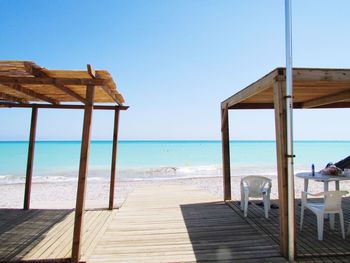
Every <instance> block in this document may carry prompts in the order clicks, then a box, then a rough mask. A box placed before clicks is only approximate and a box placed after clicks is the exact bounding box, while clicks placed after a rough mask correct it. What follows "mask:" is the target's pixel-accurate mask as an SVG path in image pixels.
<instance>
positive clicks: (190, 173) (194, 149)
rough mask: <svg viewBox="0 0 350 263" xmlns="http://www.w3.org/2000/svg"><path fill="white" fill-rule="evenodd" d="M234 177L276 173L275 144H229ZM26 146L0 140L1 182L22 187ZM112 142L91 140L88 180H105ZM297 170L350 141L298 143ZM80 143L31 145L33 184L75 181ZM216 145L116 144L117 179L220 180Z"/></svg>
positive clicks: (336, 155) (319, 162)
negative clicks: (33, 149)
mask: <svg viewBox="0 0 350 263" xmlns="http://www.w3.org/2000/svg"><path fill="white" fill-rule="evenodd" d="M230 146H231V169H232V176H241V175H247V174H262V175H263V174H265V175H266V174H276V150H275V142H274V141H232V142H231V143H230ZM27 149H28V143H27V142H21V141H18V142H13V141H11V142H0V184H9V183H22V182H23V181H24V175H25V169H26V162H27ZM111 151H112V142H111V141H92V143H91V148H90V159H89V180H108V179H109V172H110V163H111ZM294 152H295V154H296V158H295V171H296V172H297V171H305V170H309V169H310V167H311V164H312V163H314V164H315V166H316V169H321V168H323V167H324V166H325V165H326V164H327V163H328V162H336V161H339V160H341V159H343V158H345V157H346V156H348V155H350V141H296V142H295V143H294ZM79 154H80V142H79V141H39V142H37V143H36V145H35V161H34V175H33V176H34V181H61V180H62V181H70V180H76V179H77V174H78V166H79ZM221 162H222V161H221V142H220V141H120V142H119V144H118V161H117V173H118V174H117V176H118V180H123V181H128V180H171V179H177V178H189V177H213V176H221V174H222V169H221Z"/></svg>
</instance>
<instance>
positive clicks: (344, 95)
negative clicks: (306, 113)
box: [302, 90, 350, 108]
mask: <svg viewBox="0 0 350 263" xmlns="http://www.w3.org/2000/svg"><path fill="white" fill-rule="evenodd" d="M348 99H350V90H347V91H343V92H339V93H337V94H333V95H327V96H324V97H321V98H317V99H313V100H309V101H306V102H304V103H303V104H302V107H303V108H315V107H319V106H323V105H327V104H332V103H336V102H339V101H343V100H348Z"/></svg>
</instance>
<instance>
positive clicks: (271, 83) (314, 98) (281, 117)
mask: <svg viewBox="0 0 350 263" xmlns="http://www.w3.org/2000/svg"><path fill="white" fill-rule="evenodd" d="M292 74H293V108H296V109H325V108H349V107H350V69H330V68H328V69H325V68H293V70H292ZM287 98H288V96H287V94H286V69H285V68H276V69H274V70H272V71H271V72H270V73H268V74H267V75H265V76H264V77H262V78H261V79H259V80H257V81H256V82H254V83H252V84H251V85H249V86H247V87H246V88H244V89H242V90H241V91H239V92H237V93H236V94H234V95H232V96H231V97H229V98H227V99H226V100H224V101H223V102H222V103H221V107H220V108H221V113H222V126H221V133H222V153H223V158H222V159H223V179H224V180H223V183H224V200H230V199H231V183H230V181H231V180H230V176H231V170H230V145H229V110H240V109H242V110H245V109H273V110H274V112H275V130H276V148H277V149H276V152H277V174H278V194H279V207H280V209H279V212H280V214H279V216H280V247H281V253H282V255H283V256H285V257H286V258H290V256H293V255H289V254H288V253H290V252H289V251H288V247H290V243H291V242H293V243H295V238H294V236H295V234H296V233H295V232H294V235H293V237H292V238H291V239H290V236H289V235H290V234H289V233H288V229H290V228H291V229H295V227H294V226H289V225H288V224H289V223H288V191H287V189H288V186H289V184H288V180H287V178H288V176H287V175H288V171H287V170H288V166H287V162H288V158H290V156H288V151H287V107H286V100H287ZM290 195H292V196H293V197H294V193H291V194H290Z"/></svg>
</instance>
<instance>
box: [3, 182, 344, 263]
mask: <svg viewBox="0 0 350 263" xmlns="http://www.w3.org/2000/svg"><path fill="white" fill-rule="evenodd" d="M273 202H275V203H276V201H273ZM298 202H299V201H298ZM344 212H345V222H346V226H347V224H348V222H349V220H350V198H345V200H344ZM269 215H270V216H269V219H265V218H264V213H263V207H262V206H258V205H257V201H253V202H252V203H251V205H250V206H249V213H248V217H247V218H244V217H243V214H242V212H241V211H240V209H239V203H238V202H229V203H227V204H225V203H224V202H220V201H218V200H217V198H215V197H213V196H211V195H210V194H209V193H208V192H206V191H203V190H198V189H196V188H194V187H191V186H188V185H171V184H162V185H150V186H147V187H145V188H139V189H136V190H135V191H134V192H133V193H131V194H130V195H129V197H128V199H127V201H126V202H125V203H124V205H123V206H122V208H121V209H119V210H114V211H109V210H88V211H86V212H85V220H84V235H83V244H82V253H83V256H82V260H84V261H86V262H92V263H94V262H286V261H285V260H284V259H283V258H282V257H280V255H279V246H278V243H279V231H278V228H279V226H278V224H279V220H278V209H272V210H271V212H270V214H269ZM296 215H297V223H299V220H300V219H299V217H300V207H299V206H298V207H297V213H296ZM73 220H74V213H73V211H72V210H40V209H32V210H28V211H23V210H19V209H0V262H8V261H18V260H23V261H28V260H43V259H56V262H58V261H57V260H59V259H63V261H59V262H69V257H70V255H71V246H72V231H73ZM338 229H339V223H338V220H337V219H336V231H334V232H332V231H330V229H329V225H328V222H326V223H325V233H324V241H318V240H317V238H316V236H317V235H316V218H315V216H314V215H313V214H312V213H310V212H309V211H306V213H305V225H304V230H303V232H302V233H300V232H299V231H298V240H297V251H298V255H299V257H298V262H350V237H349V236H347V238H346V240H343V239H342V238H341V236H340V233H339V231H338ZM64 260H65V261H64Z"/></svg>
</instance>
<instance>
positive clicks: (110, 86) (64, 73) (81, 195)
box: [0, 61, 128, 262]
mask: <svg viewBox="0 0 350 263" xmlns="http://www.w3.org/2000/svg"><path fill="white" fill-rule="evenodd" d="M101 103H103V104H101ZM123 103H124V98H123V96H122V95H121V94H120V93H119V92H118V91H117V89H116V84H115V82H114V81H113V79H112V77H111V75H110V74H109V73H108V71H105V70H96V71H95V70H94V69H93V67H92V66H91V65H87V70H86V71H83V70H48V69H45V68H42V67H39V66H38V65H36V64H35V63H34V62H30V61H0V107H7V108H31V109H32V117H31V126H30V137H29V148H28V161H27V171H26V182H25V194H24V209H29V208H30V194H31V185H32V174H33V160H34V146H35V135H36V123H37V114H38V109H40V108H45V109H83V110H84V122H83V132H82V143H81V153H80V165H79V178H78V189H77V198H76V207H75V222H74V234H73V246H72V261H73V262H79V259H80V247H81V236H82V224H83V215H84V207H85V188H86V177H87V170H88V156H89V147H90V131H91V121H92V112H93V110H94V109H96V110H113V111H114V132H113V148H112V164H111V180H110V195H109V209H113V205H114V186H115V177H116V158H117V141H118V124H119V112H120V110H126V109H128V107H127V106H123Z"/></svg>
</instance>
